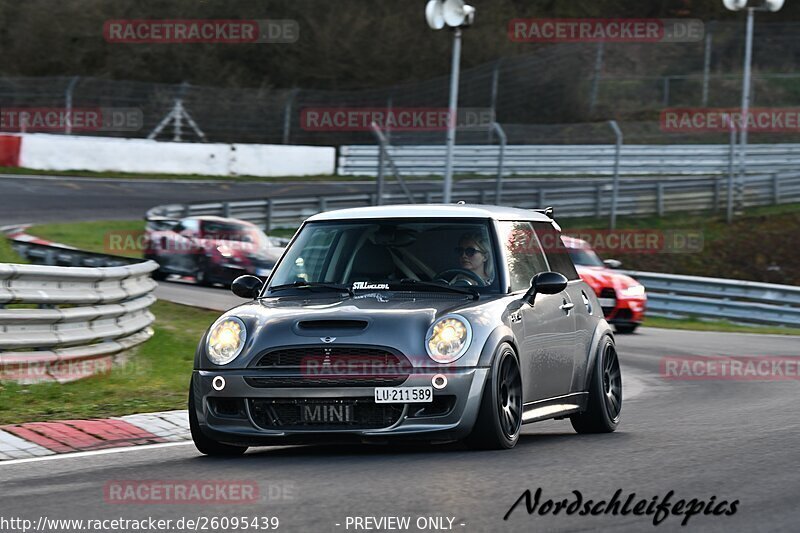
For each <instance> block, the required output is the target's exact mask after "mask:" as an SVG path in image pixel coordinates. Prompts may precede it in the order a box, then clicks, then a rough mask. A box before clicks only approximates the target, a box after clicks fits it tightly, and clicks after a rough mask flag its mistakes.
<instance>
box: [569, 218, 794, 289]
mask: <svg viewBox="0 0 800 533" xmlns="http://www.w3.org/2000/svg"><path fill="white" fill-rule="evenodd" d="M556 219H557V220H558V210H556ZM617 222H618V223H617V228H619V229H651V230H657V231H658V230H662V231H664V230H684V231H687V232H689V231H690V232H702V235H703V248H702V250H701V251H699V252H691V253H628V254H618V255H616V256H614V257H613V258H614V259H619V260H621V261H622V263H623V268H625V269H629V270H643V271H650V272H664V273H671V274H686V275H690V276H710V277H721V278H729V279H740V280H750V281H761V282H766V283H780V284H787V285H800V248H798V247H797V245H796V240H797V239H796V237H795V236H796V235H797V234H798V232H800V204H784V205H777V206H766V207H758V208H748V209H747V211H746V212H745V213H744V214H741V215H737V216H736V217H735V218H734V220H733V222H732V223H730V224H728V223H727V222H726V221H725V214H724V213H721V212H720V213H694V214H692V213H680V214H671V215H669V216H665V217H662V218H658V217H655V216H648V217H622V218H620V219H618V221H617ZM559 223H560V224H561V225H562V227H563V228H564V229H565V230H566V231H568V230H570V229H605V228H608V218H603V219H596V218H581V219H561V220H559ZM601 255H602V254H601ZM603 258H604V259H609V258H611V257H610V254H605V256H604V257H603Z"/></svg>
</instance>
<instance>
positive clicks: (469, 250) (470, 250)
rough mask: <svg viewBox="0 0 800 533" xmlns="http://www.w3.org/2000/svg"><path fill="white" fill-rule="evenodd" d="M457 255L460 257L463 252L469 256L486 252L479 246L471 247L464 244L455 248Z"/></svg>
mask: <svg viewBox="0 0 800 533" xmlns="http://www.w3.org/2000/svg"><path fill="white" fill-rule="evenodd" d="M455 252H456V255H458V256H459V257H460V256H461V255H463V254H467V257H472V256H473V255H475V254H476V253H478V252H480V253H484V252H483V250H478V249H477V248H473V247H472V246H470V247H469V248H464V247H463V246H456V248H455Z"/></svg>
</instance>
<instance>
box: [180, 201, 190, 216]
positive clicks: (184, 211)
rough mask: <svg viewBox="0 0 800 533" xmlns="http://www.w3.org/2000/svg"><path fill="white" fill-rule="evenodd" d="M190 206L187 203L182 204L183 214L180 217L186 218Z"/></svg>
mask: <svg viewBox="0 0 800 533" xmlns="http://www.w3.org/2000/svg"><path fill="white" fill-rule="evenodd" d="M191 211H192V207H191V206H190V205H189V204H183V216H182V217H181V218H186V217H188V216H189V213H191Z"/></svg>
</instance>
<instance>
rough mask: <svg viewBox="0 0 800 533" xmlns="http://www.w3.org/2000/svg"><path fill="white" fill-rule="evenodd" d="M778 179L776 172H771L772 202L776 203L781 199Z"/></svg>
mask: <svg viewBox="0 0 800 533" xmlns="http://www.w3.org/2000/svg"><path fill="white" fill-rule="evenodd" d="M780 186H781V185H780V181H779V180H778V173H777V172H775V173H774V174H772V203H773V205H778V204H779V203H780V201H781V189H780Z"/></svg>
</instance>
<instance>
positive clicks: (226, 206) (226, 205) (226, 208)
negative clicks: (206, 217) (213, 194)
mask: <svg viewBox="0 0 800 533" xmlns="http://www.w3.org/2000/svg"><path fill="white" fill-rule="evenodd" d="M222 216H223V217H225V218H231V204H230V202H223V203H222Z"/></svg>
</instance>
